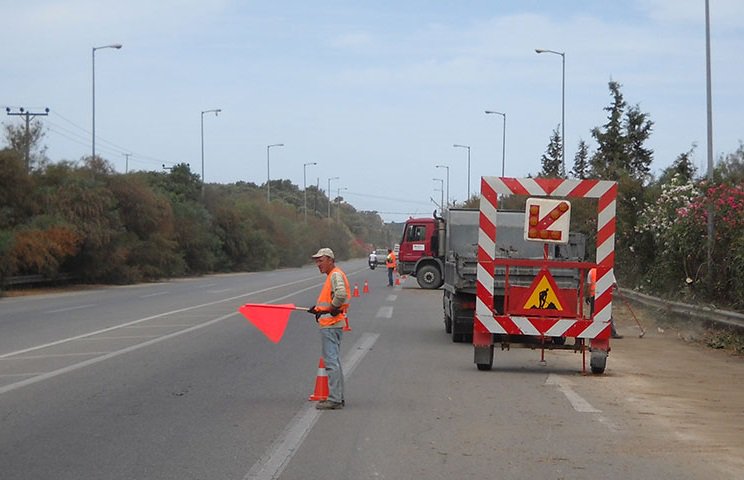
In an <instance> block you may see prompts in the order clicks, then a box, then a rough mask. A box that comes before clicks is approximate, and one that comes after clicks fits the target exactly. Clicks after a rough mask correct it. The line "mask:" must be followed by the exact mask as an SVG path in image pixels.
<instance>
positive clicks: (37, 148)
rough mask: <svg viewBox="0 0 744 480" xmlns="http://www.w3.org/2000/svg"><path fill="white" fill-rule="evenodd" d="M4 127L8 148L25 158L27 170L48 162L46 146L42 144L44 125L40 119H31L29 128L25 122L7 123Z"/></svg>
mask: <svg viewBox="0 0 744 480" xmlns="http://www.w3.org/2000/svg"><path fill="white" fill-rule="evenodd" d="M4 127H5V132H4V134H5V141H6V143H7V145H8V148H9V149H10V150H12V151H14V152H17V153H18V154H19V155H20V156H21V158H23V159H24V163H25V171H26V172H30V171H31V170H32V168H33V167H34V165H39V166H42V165H43V164H44V163H45V162H46V160H47V158H46V147H44V146H42V145H41V141H42V139H43V138H44V135H45V132H44V125H43V124H42V123H41V122H40V121H39V120H38V119H33V120H31V121H29V124H28V130H27V129H26V125H25V124H24V125H13V124H6V125H4Z"/></svg>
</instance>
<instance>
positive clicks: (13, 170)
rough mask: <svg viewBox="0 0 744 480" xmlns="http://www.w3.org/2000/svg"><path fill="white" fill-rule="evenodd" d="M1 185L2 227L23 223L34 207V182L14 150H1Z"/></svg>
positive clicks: (0, 209)
mask: <svg viewBox="0 0 744 480" xmlns="http://www.w3.org/2000/svg"><path fill="white" fill-rule="evenodd" d="M0 185H2V188H0V229H2V228H10V227H13V226H15V225H17V224H19V223H23V222H24V221H25V220H26V219H27V218H28V217H29V216H30V215H31V214H32V212H33V209H34V203H33V199H32V195H33V191H34V183H33V179H32V178H31V177H29V176H28V175H27V174H26V170H25V167H24V165H23V158H22V157H21V155H20V154H19V153H18V152H16V151H14V150H11V149H4V150H0Z"/></svg>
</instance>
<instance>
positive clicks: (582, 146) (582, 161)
mask: <svg viewBox="0 0 744 480" xmlns="http://www.w3.org/2000/svg"><path fill="white" fill-rule="evenodd" d="M588 174H589V147H588V146H587V144H586V142H585V141H584V140H579V146H578V148H577V149H576V156H574V166H573V169H571V175H573V176H574V178H578V179H580V180H584V179H586V178H588Z"/></svg>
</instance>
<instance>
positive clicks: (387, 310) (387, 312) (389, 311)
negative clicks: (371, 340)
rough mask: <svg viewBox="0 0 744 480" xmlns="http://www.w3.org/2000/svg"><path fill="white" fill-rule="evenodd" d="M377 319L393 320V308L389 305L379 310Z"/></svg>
mask: <svg viewBox="0 0 744 480" xmlns="http://www.w3.org/2000/svg"><path fill="white" fill-rule="evenodd" d="M375 317H376V318H393V306H392V305H387V306H384V307H380V309H379V310H377V315H375Z"/></svg>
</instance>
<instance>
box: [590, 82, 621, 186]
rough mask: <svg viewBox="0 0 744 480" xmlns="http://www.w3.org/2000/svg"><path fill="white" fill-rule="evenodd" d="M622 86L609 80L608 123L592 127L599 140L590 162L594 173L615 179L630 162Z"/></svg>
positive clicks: (600, 176)
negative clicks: (623, 119) (627, 154)
mask: <svg viewBox="0 0 744 480" xmlns="http://www.w3.org/2000/svg"><path fill="white" fill-rule="evenodd" d="M620 87H621V85H620V84H619V83H617V82H615V81H612V80H611V81H610V82H609V88H610V93H611V95H612V103H611V104H610V105H608V106H607V107H604V110H605V111H606V112H608V116H607V123H605V124H604V125H603V126H602V127H601V128H600V127H595V128H593V129H592V137H594V140H595V141H596V142H597V150H596V152H595V153H594V155H593V156H592V159H591V162H590V164H591V169H592V175H593V176H594V177H597V178H605V179H613V180H614V179H616V178H617V177H618V172H619V171H620V170H622V169H623V168H624V167H625V165H626V164H627V163H628V162H627V157H626V148H625V146H626V140H625V135H624V134H623V124H622V118H623V114H624V112H625V106H626V103H625V100H624V99H623V94H622V92H621V91H620Z"/></svg>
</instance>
